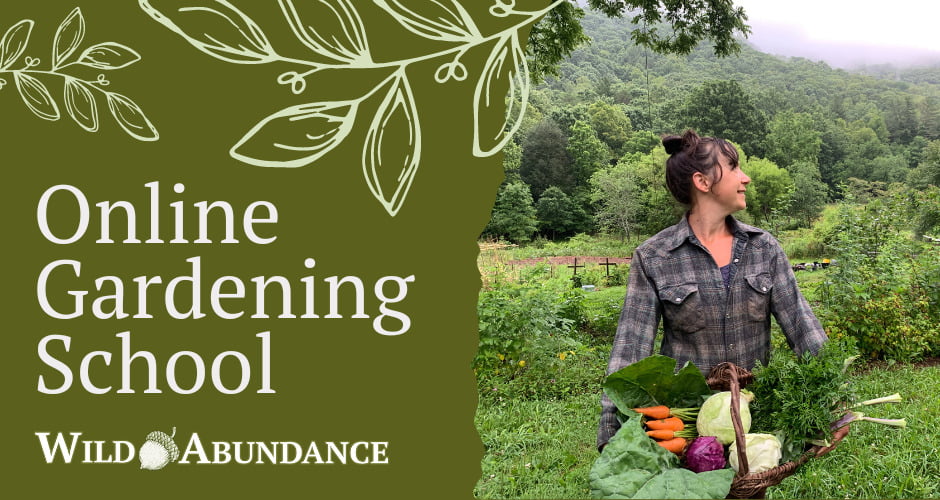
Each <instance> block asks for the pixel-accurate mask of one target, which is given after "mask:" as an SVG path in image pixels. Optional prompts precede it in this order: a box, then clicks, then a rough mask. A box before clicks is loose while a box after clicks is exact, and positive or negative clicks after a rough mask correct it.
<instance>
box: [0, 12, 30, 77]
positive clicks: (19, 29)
mask: <svg viewBox="0 0 940 500" xmlns="http://www.w3.org/2000/svg"><path fill="white" fill-rule="evenodd" d="M32 31H33V22H32V21H31V20H29V19H24V20H22V21H20V22H18V23H16V24H14V25H13V26H10V29H8V30H7V32H6V33H4V34H3V38H2V39H0V71H3V70H6V69H7V68H9V67H10V65H11V64H13V63H14V62H16V60H17V58H19V57H20V55H22V54H23V51H24V50H26V46H27V45H28V44H29V34H30V33H31V32H32Z"/></svg>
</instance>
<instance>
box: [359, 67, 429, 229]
mask: <svg viewBox="0 0 940 500" xmlns="http://www.w3.org/2000/svg"><path fill="white" fill-rule="evenodd" d="M420 158H421V128H420V126H419V124H418V110H417V108H416V107H415V102H414V96H413V95H412V91H411V84H410V83H409V82H408V78H407V77H406V76H405V73H404V70H399V72H398V74H397V77H396V78H395V79H394V80H393V81H392V84H391V85H390V87H389V92H388V93H387V94H386V95H385V98H384V99H383V101H382V104H381V106H380V107H379V110H378V112H377V113H376V115H375V118H374V119H373V120H372V125H371V126H370V127H369V132H368V134H367V135H366V142H365V146H364V147H363V150H362V170H363V173H364V174H365V177H366V183H367V184H368V185H369V189H370V190H371V191H372V194H373V195H374V196H375V197H376V199H378V200H379V202H381V203H382V206H384V207H385V210H386V211H387V212H388V213H389V215H391V216H393V217H394V216H395V215H396V214H397V213H398V211H399V210H400V209H401V206H402V204H403V203H404V201H405V197H406V196H408V189H409V188H410V187H411V183H412V181H414V178H415V174H416V173H417V171H418V163H419V161H420Z"/></svg>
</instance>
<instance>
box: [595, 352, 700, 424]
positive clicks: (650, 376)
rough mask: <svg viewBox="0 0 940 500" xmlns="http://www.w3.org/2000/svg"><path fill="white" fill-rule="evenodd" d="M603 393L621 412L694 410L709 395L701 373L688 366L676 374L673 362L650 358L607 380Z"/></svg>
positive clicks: (612, 375) (664, 358)
mask: <svg viewBox="0 0 940 500" xmlns="http://www.w3.org/2000/svg"><path fill="white" fill-rule="evenodd" d="M604 392H606V393H607V396H608V397H609V398H610V400H611V401H613V402H614V404H615V405H616V406H617V408H620V410H621V411H625V410H628V409H630V408H640V407H644V406H653V405H666V406H669V407H670V408H697V407H699V406H702V401H703V396H708V395H710V394H712V392H713V391H712V390H711V389H710V388H709V387H708V384H707V383H706V382H705V377H704V376H702V372H701V371H699V369H698V368H696V367H695V365H694V364H692V363H691V362H687V363H686V364H685V365H683V367H682V369H680V370H679V371H678V372H676V360H674V359H672V358H670V357H668V356H660V355H653V356H649V357H647V358H644V359H642V360H640V361H637V362H636V363H633V364H631V365H629V366H626V367H624V368H621V369H620V370H618V371H616V372H614V373H611V374H610V375H608V376H607V380H606V381H605V382H604Z"/></svg>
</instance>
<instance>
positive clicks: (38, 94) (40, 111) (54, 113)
mask: <svg viewBox="0 0 940 500" xmlns="http://www.w3.org/2000/svg"><path fill="white" fill-rule="evenodd" d="M13 76H14V79H15V80H16V90H17V91H19V93H20V97H22V98H23V102H25V103H26V106H27V107H29V110H30V111H32V112H33V113H34V114H35V115H36V116H38V117H40V118H42V119H44V120H52V121H55V120H58V119H59V116H60V115H59V107H58V106H56V103H55V100H53V99H52V94H50V93H49V89H47V88H46V86H45V85H44V84H43V83H42V82H40V81H39V80H37V79H36V78H33V77H32V76H29V75H27V74H25V73H22V72H19V71H14V72H13Z"/></svg>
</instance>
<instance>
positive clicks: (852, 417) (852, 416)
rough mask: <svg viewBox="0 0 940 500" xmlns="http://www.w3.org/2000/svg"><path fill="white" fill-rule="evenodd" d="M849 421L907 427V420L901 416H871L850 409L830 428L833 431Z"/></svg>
mask: <svg viewBox="0 0 940 500" xmlns="http://www.w3.org/2000/svg"><path fill="white" fill-rule="evenodd" d="M851 422H872V423H876V424H882V425H888V426H891V427H899V428H902V429H903V428H904V427H907V420H905V419H903V418H873V417H866V416H865V414H864V413H862V412H860V411H850V412H848V413H846V414H845V416H844V417H842V418H840V419H839V420H837V421H835V422H833V424H832V426H831V428H832V430H833V431H834V430H836V429H840V428H842V427H845V426H846V425H849V423H851Z"/></svg>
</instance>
